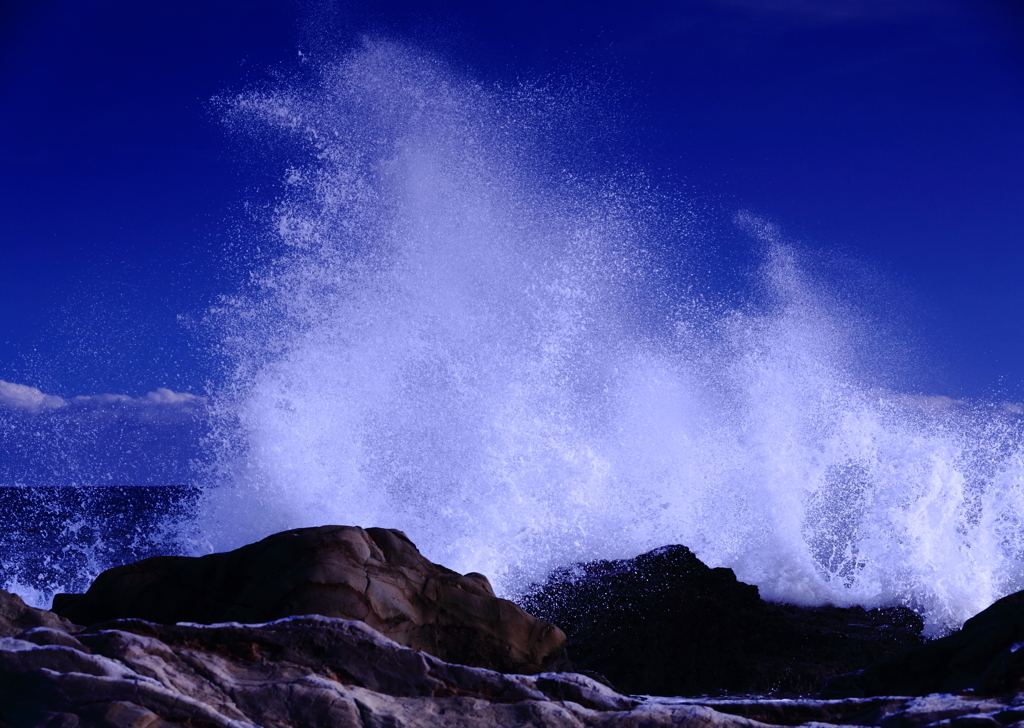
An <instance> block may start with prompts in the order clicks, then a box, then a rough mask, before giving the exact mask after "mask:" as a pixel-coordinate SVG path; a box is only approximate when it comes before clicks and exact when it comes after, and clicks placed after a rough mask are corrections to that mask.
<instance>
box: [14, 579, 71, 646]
mask: <svg viewBox="0 0 1024 728" xmlns="http://www.w3.org/2000/svg"><path fill="white" fill-rule="evenodd" d="M33 627H49V628H51V629H55V630H58V631H61V632H78V631H80V630H81V629H82V628H81V627H79V626H78V625H75V624H72V623H71V622H69V621H68V620H66V619H64V618H62V617H58V616H57V615H56V614H54V613H53V612H48V611H46V610H45V609H36V608H35V607H30V606H28V605H27V604H25V602H24V600H22V598H21V597H19V596H18V595H17V594H11V593H10V592H6V591H3V590H2V589H0V637H13V636H14V635H16V634H21V633H22V632H24V631H25V630H28V629H32V628H33Z"/></svg>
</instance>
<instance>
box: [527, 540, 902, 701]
mask: <svg viewBox="0 0 1024 728" xmlns="http://www.w3.org/2000/svg"><path fill="white" fill-rule="evenodd" d="M519 603H520V605H521V606H523V608H524V609H526V610H527V611H528V612H530V613H531V614H535V615H537V616H538V617H540V618H542V619H545V620H547V621H549V622H551V623H553V624H556V625H558V626H559V627H561V628H562V630H563V631H564V632H565V633H566V635H567V636H568V643H567V649H568V652H569V656H570V658H571V659H572V661H573V664H574V666H575V667H576V669H580V670H585V671H592V672H595V673H599V674H601V675H603V676H605V677H606V678H607V679H608V680H609V681H610V682H611V684H612V685H614V686H615V687H616V689H619V690H623V691H625V692H628V693H637V694H649V695H723V694H760V695H779V696H786V695H808V694H814V693H816V692H817V691H818V689H819V687H820V686H821V684H822V682H823V681H824V680H825V679H826V678H828V677H831V676H833V675H837V674H840V673H846V672H850V671H852V670H856V669H859V668H861V667H864V666H866V665H869V664H871V663H874V662H877V661H879V660H882V659H885V658H887V657H890V656H892V655H894V654H896V653H899V652H902V651H903V650H904V649H907V648H909V647H916V646H918V645H920V644H921V642H922V641H921V638H920V632H921V627H922V621H921V619H920V617H918V616H917V615H916V614H914V613H913V612H912V611H910V610H909V609H905V608H899V607H897V608H892V609H876V610H865V609H862V608H860V607H853V608H838V607H796V606H792V605H783V604H771V603H768V602H765V601H763V600H762V599H761V598H760V596H759V595H758V590H757V587H756V586H751V585H750V584H744V583H743V582H740V581H738V580H737V579H736V575H735V574H734V573H733V572H732V570H731V569H721V568H719V569H712V568H709V567H708V566H706V565H705V564H704V563H702V562H701V561H700V560H699V559H698V558H697V557H696V556H694V554H693V553H692V552H691V551H690V550H689V549H688V548H686V547H685V546H664V547H662V548H659V549H655V550H653V551H651V552H649V553H646V554H642V555H640V556H637V557H636V558H633V559H623V560H619V561H594V562H590V563H587V564H577V565H575V566H573V567H569V568H566V569H562V570H560V571H558V572H555V573H553V574H552V575H551V576H550V577H549V578H548V580H547V582H546V583H544V584H542V585H537V586H536V587H535V589H534V590H533V591H532V592H530V593H529V594H527V595H526V596H525V597H524V598H522V599H521V600H519Z"/></svg>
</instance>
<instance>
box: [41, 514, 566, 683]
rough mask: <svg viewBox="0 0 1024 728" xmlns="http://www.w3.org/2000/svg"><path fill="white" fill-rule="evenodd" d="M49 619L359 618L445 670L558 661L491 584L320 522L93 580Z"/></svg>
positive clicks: (396, 543) (395, 541) (401, 545)
mask: <svg viewBox="0 0 1024 728" xmlns="http://www.w3.org/2000/svg"><path fill="white" fill-rule="evenodd" d="M53 608H54V611H55V612H57V613H58V614H60V615H62V616H64V617H66V618H68V619H70V620H72V621H74V622H77V623H79V624H95V623H97V622H102V621H106V620H111V619H123V618H137V619H144V620H147V621H150V622H158V623H163V624H173V623H175V622H195V623H200V624H214V623H219V622H242V623H250V624H252V623H262V622H269V621H272V620H275V619H280V618H282V617H287V616H292V615H302V614H320V615H323V616H327V617H338V618H344V619H358V620H361V621H363V622H366V623H367V624H368V625H370V626H371V627H373V628H374V629H377V630H379V631H380V632H381V633H383V634H384V635H385V636H387V637H389V638H391V639H393V640H395V641H396V642H398V643H399V644H402V645H405V646H407V647H412V648H415V649H418V650H423V651H424V652H428V653H430V654H432V655H435V656H437V657H439V658H441V659H444V660H447V661H449V662H458V663H461V664H465V665H473V666H477V667H486V668H490V669H494V670H500V671H503V672H520V673H536V672H540V671H542V670H544V669H548V668H550V667H553V666H558V665H559V664H560V660H562V661H564V658H563V657H562V655H563V644H564V642H565V635H564V634H563V633H562V632H561V631H560V630H559V629H558V628H557V627H554V626H553V625H551V624H549V623H547V622H544V621H542V620H539V619H536V618H534V617H533V616H531V615H529V614H527V613H526V612H524V611H523V610H522V609H520V608H519V607H518V606H517V605H515V604H513V603H512V602H510V601H507V600H504V599H498V598H497V597H495V595H494V592H493V590H492V589H491V585H490V583H489V582H488V581H487V578H486V577H484V576H483V575H480V574H467V575H465V576H463V575H461V574H458V573H456V572H454V571H451V570H450V569H446V568H444V567H443V566H438V565H437V564H433V563H431V562H430V561H428V560H427V559H425V558H424V557H423V556H422V555H421V554H420V553H419V551H418V550H417V549H416V547H415V546H414V545H413V543H412V542H411V541H410V540H409V539H408V538H407V537H406V536H405V534H403V533H402V532H401V531H394V530H388V529H383V528H369V529H365V530H364V529H362V528H356V527H350V526H321V527H318V528H302V529H296V530H294V531H286V532H284V533H279V534H276V535H274V536H270V537H268V538H265V539H263V540H262V541H260V542H258V543H255V544H250V545H248V546H244V547H242V548H239V549H236V550H235V551H231V552H228V553H219V554H210V555H208V556H202V557H199V558H190V557H184V556H161V557H155V558H151V559H145V560H143V561H139V562H136V563H134V564H128V565H125V566H119V567H116V568H113V569H109V570H107V571H105V572H103V573H102V574H100V575H99V576H98V577H97V578H96V581H95V582H93V584H92V586H91V587H89V590H88V591H87V592H86V593H85V594H80V595H58V596H57V597H55V598H54V606H53Z"/></svg>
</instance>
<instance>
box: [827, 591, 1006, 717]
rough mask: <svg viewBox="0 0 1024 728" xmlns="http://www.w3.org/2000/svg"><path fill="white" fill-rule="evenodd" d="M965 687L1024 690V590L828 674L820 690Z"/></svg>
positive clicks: (867, 692)
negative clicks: (919, 639) (874, 659)
mask: <svg viewBox="0 0 1024 728" xmlns="http://www.w3.org/2000/svg"><path fill="white" fill-rule="evenodd" d="M967 690H970V691H972V692H974V693H976V694H982V695H1002V694H1007V693H1016V692H1019V691H1021V690H1024V592H1017V593H1016V594H1010V595H1009V596H1006V597H1004V598H1002V599H1000V600H999V601H997V602H995V603H994V604H993V605H992V606H990V607H989V608H988V609H985V610H984V611H982V612H979V613H978V614H976V615H975V616H973V617H971V618H970V619H969V620H967V621H966V622H965V623H964V626H963V628H962V629H960V631H958V632H955V633H953V634H951V635H949V636H947V637H943V638H941V639H937V640H934V641H932V642H928V643H927V644H924V645H922V646H920V647H917V648H916V649H912V650H908V651H906V652H902V653H899V654H897V655H893V656H892V657H890V658H888V659H886V660H883V661H880V662H878V663H875V664H873V665H870V666H868V667H866V668H864V669H863V670H860V671H857V672H855V673H851V674H846V675H840V676H836V677H833V678H831V679H829V680H828V681H827V683H826V684H825V686H824V688H823V690H822V695H823V696H826V697H844V696H872V695H927V694H929V693H943V692H961V691H967ZM1021 718H1024V715H1022V716H1021Z"/></svg>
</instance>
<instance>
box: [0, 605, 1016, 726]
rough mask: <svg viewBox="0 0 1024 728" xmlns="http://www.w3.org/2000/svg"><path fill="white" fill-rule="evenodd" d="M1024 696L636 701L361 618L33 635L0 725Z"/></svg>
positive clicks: (845, 716)
mask: <svg viewBox="0 0 1024 728" xmlns="http://www.w3.org/2000/svg"><path fill="white" fill-rule="evenodd" d="M1022 719H1024V695H1014V696H1011V697H1009V698H1006V699H991V698H985V699H977V698H972V697H970V696H955V695H931V696H927V697H920V698H912V697H884V698H861V699H847V700H832V701H822V700H752V699H745V700H714V699H710V700H709V699H704V700H692V699H690V700H687V699H679V698H646V699H638V698H630V697H627V696H624V695H619V694H618V693H615V692H614V691H612V690H611V689H610V688H608V687H605V686H604V685H602V684H600V683H598V682H596V681H594V680H591V679H590V678H588V677H585V676H583V675H577V674H573V673H541V674H538V675H529V676H527V675H506V674H502V673H498V672H494V671H491V670H484V669H481V668H474V667H467V666H464V665H454V664H449V663H446V662H443V661H442V660H439V659H437V658H436V657H433V656H431V655H427V654H425V653H423V652H418V651H416V650H411V649H409V648H406V647H402V646H400V645H398V644H397V643H395V642H393V641H391V640H389V639H387V638H386V637H384V636H383V635H381V634H380V633H379V632H377V631H375V630H374V629H372V628H370V627H369V626H367V625H366V624H364V623H362V622H357V621H352V620H342V619H332V618H329V617H320V616H309V617H289V618H286V619H283V620H279V621H276V622H271V623H269V624H263V625H242V624H219V625H212V626H203V625H188V624H179V625H162V624H156V623H152V622H145V621H141V620H123V621H114V622H110V623H107V624H101V625H94V626H93V627H91V628H89V629H88V630H86V631H85V632H81V633H79V634H77V635H70V634H67V633H66V632H64V631H61V630H58V629H53V628H49V627H37V628H35V629H32V630H29V631H27V632H24V633H22V634H20V635H18V636H17V637H7V638H3V639H0V726H3V728H44V727H45V728H58V727H59V728H93V727H94V726H95V727H96V728H99V727H100V726H102V727H103V728H175V727H178V726H180V727H182V728H185V727H186V726H189V727H194V728H199V727H203V728H257V726H259V727H260V728H292V727H293V726H314V725H315V726H318V727H319V728H385V727H386V728H469V726H473V728H498V727H499V726H502V727H504V726H533V727H535V728H640V727H643V728H659V727H664V728H669V726H672V727H674V728H766V726H769V725H770V726H797V725H803V726H806V727H807V728H824V727H826V726H832V725H836V726H838V725H844V726H857V725H860V726H879V727H880V728H925V727H926V726H932V727H933V728H1001V727H1002V726H1019V725H1021V723H1020V721H1021V720H1022Z"/></svg>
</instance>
